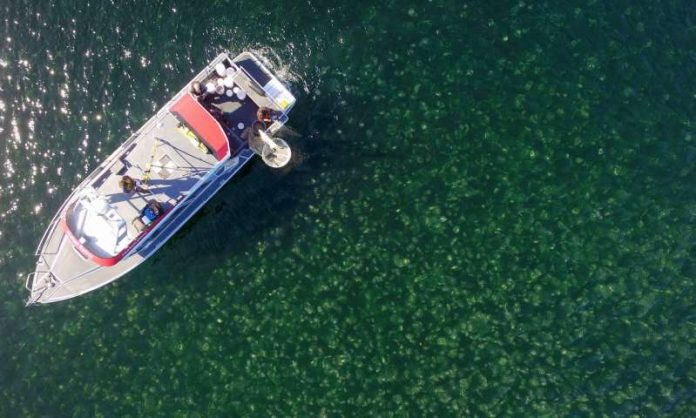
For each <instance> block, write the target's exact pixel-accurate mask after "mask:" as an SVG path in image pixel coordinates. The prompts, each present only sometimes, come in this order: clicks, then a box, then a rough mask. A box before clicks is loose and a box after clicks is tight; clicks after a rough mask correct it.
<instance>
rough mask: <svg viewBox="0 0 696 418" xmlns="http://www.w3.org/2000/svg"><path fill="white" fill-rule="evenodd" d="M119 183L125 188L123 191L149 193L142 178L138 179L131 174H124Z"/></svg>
mask: <svg viewBox="0 0 696 418" xmlns="http://www.w3.org/2000/svg"><path fill="white" fill-rule="evenodd" d="M118 185H119V186H121V189H123V193H127V194H132V193H133V192H138V193H147V192H148V191H147V189H144V188H143V187H142V183H141V182H140V180H136V179H134V178H133V177H131V176H123V177H121V180H119V182H118Z"/></svg>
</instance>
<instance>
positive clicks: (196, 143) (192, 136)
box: [176, 123, 210, 154]
mask: <svg viewBox="0 0 696 418" xmlns="http://www.w3.org/2000/svg"><path fill="white" fill-rule="evenodd" d="M176 129H177V130H178V131H179V132H180V133H181V134H182V135H184V136H185V137H187V138H188V139H189V141H191V144H193V146H195V147H197V148H198V149H199V150H201V152H204V153H206V154H209V153H210V150H209V149H208V147H206V146H205V144H204V143H203V141H201V140H200V139H199V138H198V137H197V136H196V134H194V133H193V132H192V131H191V130H190V129H189V128H187V127H186V125H184V124H183V123H180V124H178V125H177V126H176Z"/></svg>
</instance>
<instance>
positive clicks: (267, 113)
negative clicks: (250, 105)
mask: <svg viewBox="0 0 696 418" xmlns="http://www.w3.org/2000/svg"><path fill="white" fill-rule="evenodd" d="M273 117H274V114H273V111H272V110H271V109H269V108H267V107H264V106H262V107H259V110H257V111H256V119H258V120H259V121H260V122H263V123H266V124H268V123H273Z"/></svg>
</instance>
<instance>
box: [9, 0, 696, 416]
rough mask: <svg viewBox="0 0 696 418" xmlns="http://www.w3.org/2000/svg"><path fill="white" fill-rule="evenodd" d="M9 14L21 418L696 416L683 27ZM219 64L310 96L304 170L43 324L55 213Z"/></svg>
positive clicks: (691, 109)
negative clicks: (36, 271) (243, 68)
mask: <svg viewBox="0 0 696 418" xmlns="http://www.w3.org/2000/svg"><path fill="white" fill-rule="evenodd" d="M13 3H14V4H11V5H6V6H0V10H3V13H4V14H5V19H4V20H2V21H0V28H2V32H3V37H4V38H5V39H6V42H7V44H6V45H7V47H6V48H5V49H3V50H2V51H0V137H1V138H2V139H3V142H2V143H3V146H2V147H0V160H2V161H4V168H5V171H4V172H5V176H3V177H2V178H1V179H0V186H2V187H1V188H0V212H2V213H3V215H1V216H0V242H2V250H1V251H0V267H1V268H2V271H3V273H4V274H3V279H4V280H3V281H2V282H0V289H2V293H3V295H4V298H3V302H2V305H0V336H1V337H2V340H1V343H0V400H1V401H0V416H8V417H9V416H89V417H111V416H123V417H125V416H138V417H141V416H148V417H149V416H167V417H172V416H186V417H193V416H201V417H209V416H274V415H275V416H380V417H381V416H436V417H442V416H598V415H606V416H668V415H672V416H694V415H696V409H695V408H696V407H695V405H696V404H695V403H694V402H693V399H694V396H695V395H696V394H695V393H694V391H695V390H696V374H695V372H696V369H695V367H694V360H693V359H694V358H695V357H696V352H695V350H694V347H696V328H695V326H694V315H695V314H696V311H695V310H694V303H693V300H694V297H695V296H696V288H695V286H696V285H695V284H694V280H693V279H694V273H695V272H696V270H695V269H694V261H693V260H694V256H696V247H695V246H694V245H695V244H694V243H695V242H696V240H695V239H694V238H695V237H694V233H693V229H692V226H693V224H694V216H695V215H696V195H695V194H694V192H693V191H692V189H693V184H694V183H695V180H696V173H695V172H694V169H693V168H694V158H695V157H696V144H695V143H694V135H695V133H694V128H693V124H692V122H691V119H692V117H693V115H694V114H696V100H694V91H693V87H692V86H693V80H694V77H693V76H694V71H693V65H692V64H693V53H692V51H691V46H692V45H694V44H695V43H694V41H696V39H694V37H695V36H696V35H695V34H696V32H694V31H693V27H692V26H693V24H692V23H693V22H694V21H696V16H694V13H695V12H694V8H693V7H690V6H689V4H688V3H687V2H679V1H676V2H658V3H655V2H647V1H640V2H636V1H633V2H628V1H619V2H611V4H604V3H601V2H594V1H589V2H586V4H583V5H579V6H578V7H577V8H576V7H571V6H570V5H555V4H553V3H548V2H547V3H539V4H537V3H530V4H526V3H525V2H503V3H500V2H497V3H496V2H493V3H490V2H477V3H467V4H465V3H462V2H460V1H449V2H448V1H444V0H443V1H434V2H415V1H412V2H410V3H405V2H403V1H402V2H394V1H389V2H382V3H380V4H379V5H377V4H376V3H375V4H370V3H368V2H358V3H359V4H353V3H351V5H350V6H348V5H347V4H346V5H343V6H335V5H321V3H322V2H318V3H317V2H304V3H302V4H300V3H297V2H292V3H274V4H273V5H272V6H267V5H263V6H262V5H260V4H256V3H253V2H247V1H242V2H241V3H239V2H237V3H228V2H211V3H209V4H208V5H196V6H189V5H188V4H187V3H185V2H179V3H181V4H176V5H170V4H165V3H156V4H145V3H142V4H141V3H139V2H137V3H136V2H132V3H131V4H126V3H123V4H122V3H118V2H117V3H118V4H111V3H108V4H107V3H106V2H97V3H93V2H92V3H89V4H87V3H85V4H83V6H82V7H79V8H76V7H75V5H74V4H73V3H70V4H62V2H59V1H53V2H51V3H50V6H47V7H48V9H47V10H44V6H41V7H39V4H38V3H36V4H31V3H29V2H13ZM78 9H79V11H80V12H79V13H78ZM240 11H244V17H243V18H241V17H240ZM223 48H228V49H230V50H232V51H233V52H236V51H239V50H241V49H253V50H255V51H257V52H258V53H260V54H261V55H263V57H264V59H266V60H268V63H269V65H271V66H273V67H274V69H275V70H277V71H281V72H282V73H283V74H284V75H285V76H286V78H287V79H289V80H290V81H291V85H292V88H293V90H294V91H295V92H296V93H297V95H298V98H299V103H298V106H297V108H296V109H295V110H294V113H293V115H292V118H291V121H290V126H291V128H292V131H288V132H287V135H288V136H287V137H286V139H287V140H288V142H290V143H291V145H292V146H293V147H294V148H295V150H296V154H297V155H299V156H301V161H299V162H298V163H297V164H295V166H294V167H293V168H292V169H291V170H285V171H281V172H274V171H271V170H269V169H268V168H266V167H264V166H263V165H262V164H261V163H259V162H257V163H255V164H254V165H253V166H252V167H251V168H250V169H249V170H248V172H246V173H245V174H244V175H243V176H242V177H241V178H237V179H235V180H234V181H233V182H232V184H230V185H228V186H227V187H225V188H224V189H223V190H222V191H221V192H220V194H219V195H218V196H216V197H215V198H214V199H213V200H212V201H211V202H210V203H209V204H208V205H207V206H206V207H205V208H204V209H203V210H202V212H201V213H200V214H199V215H197V216H196V217H194V218H193V219H192V222H191V223H190V225H187V226H186V227H185V228H184V229H183V230H182V231H181V232H180V233H179V234H178V235H177V236H176V237H175V238H174V239H173V240H172V241H171V242H170V243H169V244H167V245H166V246H165V247H163V249H162V250H161V251H160V252H159V253H158V254H157V255H156V256H155V257H154V258H153V259H152V260H151V261H149V262H148V263H147V264H145V265H143V266H142V267H140V268H139V269H137V270H136V271H134V272H133V273H132V274H130V275H128V276H127V277H124V278H123V279H121V280H119V281H118V282H117V283H116V284H114V285H111V286H109V287H107V288H104V289H102V290H99V291H96V292H93V293H90V294H89V295H86V296H84V297H81V298H77V299H74V300H71V301H68V302H64V303H60V304H55V305H49V306H41V307H35V308H31V309H28V310H26V309H24V307H23V303H22V298H23V297H25V295H24V294H23V293H22V292H21V290H20V286H21V285H20V278H21V276H22V275H24V274H26V273H28V272H29V270H30V269H31V268H32V266H33V264H32V263H33V259H32V249H33V248H34V246H35V244H36V241H37V239H38V237H40V235H41V233H42V230H43V228H44V227H45V225H46V223H47V222H48V220H49V219H50V218H51V216H52V214H53V212H54V211H55V210H56V209H57V208H58V207H59V205H60V204H61V202H62V200H63V198H64V197H65V196H66V195H67V194H68V193H69V191H70V189H71V188H72V187H73V186H74V185H75V184H76V182H77V181H78V179H79V178H80V177H82V176H84V175H85V173H87V172H89V170H90V169H91V168H93V167H95V166H96V164H97V163H98V162H99V161H100V160H101V159H102V158H103V157H104V156H105V155H107V154H108V153H109V152H110V151H111V150H112V149H114V148H115V147H116V146H117V145H118V144H119V143H120V141H121V140H122V139H123V138H124V137H125V136H126V135H127V133H128V132H129V130H131V129H134V128H137V127H138V126H139V125H140V124H141V123H142V122H143V121H144V120H145V119H146V118H147V117H148V116H149V115H150V114H151V112H152V111H153V110H155V109H156V108H157V107H159V106H160V105H161V104H163V103H164V101H166V100H167V98H168V96H169V95H170V94H171V93H172V92H173V91H176V90H177V89H178V88H179V87H180V86H181V85H182V84H183V83H185V82H186V80H188V79H189V78H190V76H191V75H192V74H193V73H194V72H195V71H197V69H198V68H199V67H200V65H202V64H203V63H205V62H206V61H207V60H208V59H209V58H211V57H212V56H214V55H215V54H216V53H217V52H218V51H219V50H220V49H223ZM293 131H294V132H295V134H294V135H292V133H293Z"/></svg>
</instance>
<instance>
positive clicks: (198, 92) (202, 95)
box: [191, 81, 210, 103]
mask: <svg viewBox="0 0 696 418" xmlns="http://www.w3.org/2000/svg"><path fill="white" fill-rule="evenodd" d="M208 93H210V92H209V91H208V89H207V88H206V87H205V85H204V84H201V83H200V81H194V82H193V83H191V94H193V95H194V96H196V98H197V99H198V101H199V102H201V103H202V102H204V101H205V100H206V99H207V98H208Z"/></svg>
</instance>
